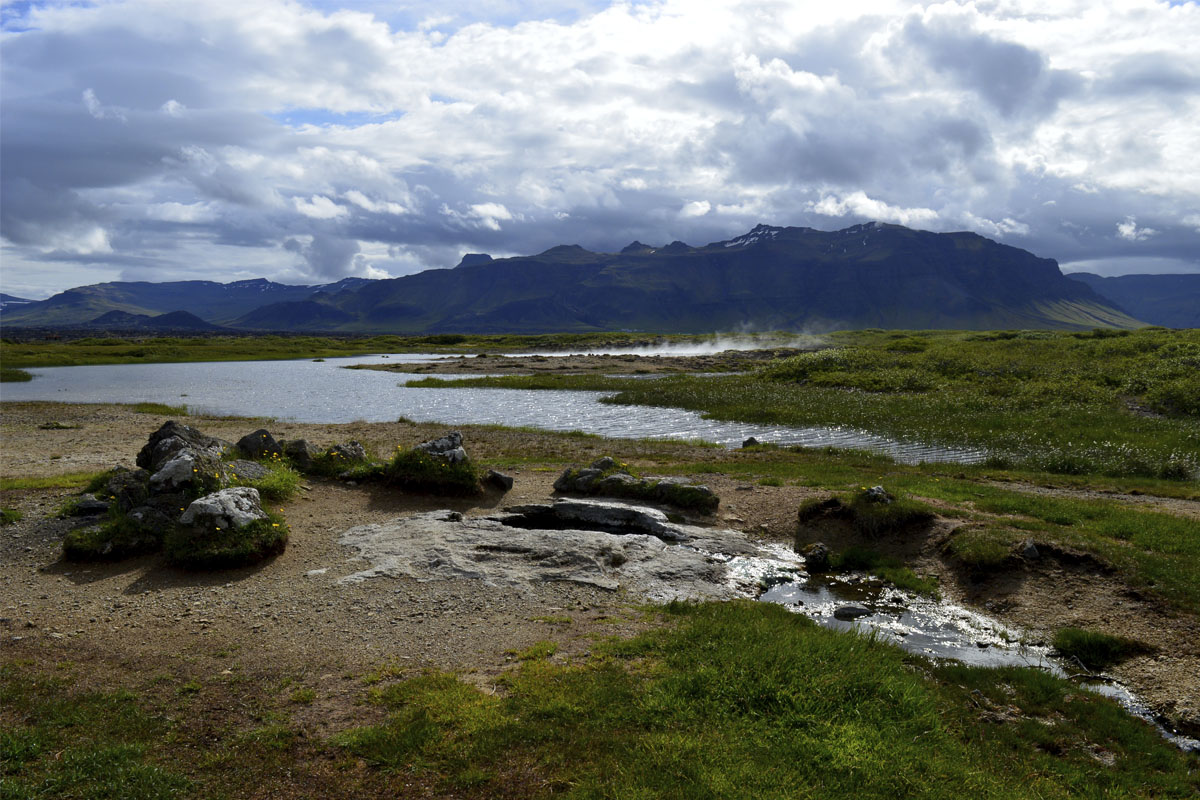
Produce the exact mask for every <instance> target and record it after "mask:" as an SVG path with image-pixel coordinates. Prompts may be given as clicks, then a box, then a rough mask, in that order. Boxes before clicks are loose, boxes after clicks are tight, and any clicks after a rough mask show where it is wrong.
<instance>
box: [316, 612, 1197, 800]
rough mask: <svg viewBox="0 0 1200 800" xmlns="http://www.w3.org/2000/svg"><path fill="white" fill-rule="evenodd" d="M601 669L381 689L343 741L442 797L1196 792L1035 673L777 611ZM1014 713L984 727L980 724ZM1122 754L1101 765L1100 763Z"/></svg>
mask: <svg viewBox="0 0 1200 800" xmlns="http://www.w3.org/2000/svg"><path fill="white" fill-rule="evenodd" d="M666 613H667V615H668V616H669V617H671V618H673V619H674V620H675V622H676V624H675V625H673V626H670V627H668V628H665V629H659V630H655V631H652V632H650V633H647V634H643V635H641V636H639V637H637V638H635V639H633V640H629V641H621V642H615V643H611V644H609V645H607V646H606V647H602V648H599V649H600V651H601V654H600V655H598V656H596V657H593V658H592V659H590V660H588V661H586V662H577V663H570V664H565V665H560V664H555V663H553V662H550V661H547V660H545V659H531V660H528V661H525V662H522V664H521V666H520V668H519V669H518V670H517V671H515V672H513V673H509V674H507V675H506V676H504V678H503V679H502V680H503V684H504V689H505V691H504V692H501V693H499V694H485V693H484V692H481V691H479V690H478V689H476V688H474V687H472V686H469V685H467V684H465V683H463V682H460V681H459V680H457V679H456V678H455V677H454V676H452V675H448V674H442V673H429V674H426V675H423V676H420V677H417V678H413V679H410V680H407V681H403V682H401V683H397V684H392V685H390V686H385V687H382V688H379V689H376V690H374V692H375V693H374V697H375V702H377V703H379V704H380V705H382V706H383V707H385V708H386V709H389V710H390V712H391V718H390V719H389V720H388V721H387V722H386V723H385V724H382V725H376V726H370V727H365V728H359V729H356V730H352V731H349V732H347V733H344V734H342V735H340V736H339V737H337V739H336V741H337V742H338V743H339V744H340V745H341V746H342V747H344V748H345V749H346V750H347V751H348V752H349V753H351V754H353V755H355V756H358V757H360V758H362V759H364V760H365V761H367V763H368V764H371V765H373V766H374V767H375V768H377V769H380V770H383V771H385V772H389V773H396V774H398V775H403V776H406V777H407V778H409V779H413V780H418V781H424V782H430V783H432V784H433V786H434V787H435V789H436V793H438V794H458V793H464V792H470V793H472V794H473V795H476V796H490V795H494V794H497V793H499V792H501V791H504V792H508V793H513V792H517V793H519V794H520V795H521V796H531V797H548V796H563V797H568V798H571V797H578V798H590V797H614V798H615V797H622V798H624V797H644V798H650V797H654V798H689V800H690V799H691V798H717V797H745V798H752V797H810V798H844V797H863V798H896V797H921V798H958V797H962V796H964V795H969V796H972V797H978V798H981V799H986V798H1017V797H1033V796H1036V797H1042V798H1069V797H1079V796H1095V797H1099V796H1131V797H1190V796H1194V794H1195V793H1196V792H1197V791H1200V778H1198V777H1197V775H1196V774H1195V772H1194V767H1195V761H1194V758H1189V757H1188V756H1185V755H1183V754H1181V753H1180V752H1178V751H1176V750H1174V749H1173V748H1172V747H1171V746H1170V745H1169V744H1167V743H1166V742H1165V741H1163V740H1162V738H1161V737H1160V736H1159V735H1158V733H1157V732H1156V731H1154V730H1153V729H1151V728H1150V727H1149V726H1147V725H1145V724H1144V723H1142V722H1140V721H1138V720H1135V719H1133V718H1131V717H1130V716H1129V715H1127V714H1126V713H1125V712H1124V711H1123V710H1121V709H1120V708H1119V707H1118V706H1117V705H1116V704H1114V703H1113V702H1111V701H1109V700H1107V699H1104V698H1100V697H1098V696H1096V695H1092V694H1090V693H1088V692H1085V691H1081V690H1079V689H1078V688H1077V687H1075V686H1073V685H1072V684H1070V683H1069V682H1067V681H1064V680H1060V679H1057V678H1054V677H1052V676H1049V675H1047V674H1045V673H1041V672H1037V671H1034V670H1018V669H1005V670H986V669H971V668H967V667H959V666H936V665H933V664H930V663H929V662H925V661H922V660H921V659H918V658H915V657H912V656H906V655H905V654H903V653H902V652H901V651H900V650H898V649H897V648H894V647H892V646H889V645H885V644H882V643H880V642H878V641H875V640H872V639H870V638H868V637H862V636H854V635H846V634H839V633H835V632H832V631H829V630H825V629H822V628H819V627H817V626H816V625H814V624H813V623H811V622H810V621H808V620H807V619H805V618H804V617H802V616H801V615H796V614H791V613H789V612H787V611H786V610H784V609H782V608H779V607H777V606H772V605H770V604H758V603H749V602H734V603H723V604H707V605H699V606H697V605H673V606H670V607H668V609H667V611H666ZM993 708H994V709H1005V710H1007V711H1008V713H1009V715H1010V716H1009V718H1008V719H1007V720H1006V721H1002V722H999V723H995V722H993V723H988V722H984V721H983V720H982V719H981V716H982V714H983V712H984V711H986V710H989V709H993ZM1097 751H1099V752H1104V753H1108V754H1111V756H1112V757H1113V759H1114V761H1115V764H1114V766H1113V767H1109V768H1106V767H1103V766H1101V765H1099V764H1098V763H1097V761H1096V760H1095V758H1094V753H1095V752H1097Z"/></svg>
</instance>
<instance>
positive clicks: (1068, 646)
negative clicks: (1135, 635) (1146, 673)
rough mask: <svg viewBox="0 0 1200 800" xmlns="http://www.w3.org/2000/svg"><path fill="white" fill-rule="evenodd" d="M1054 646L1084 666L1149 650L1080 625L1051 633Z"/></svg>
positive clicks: (1095, 667) (1116, 660)
mask: <svg viewBox="0 0 1200 800" xmlns="http://www.w3.org/2000/svg"><path fill="white" fill-rule="evenodd" d="M1054 649H1056V650H1057V651H1058V652H1059V655H1061V656H1063V657H1064V658H1067V659H1071V660H1073V661H1076V662H1077V663H1079V664H1080V665H1082V666H1083V668H1084V669H1087V670H1104V669H1108V668H1109V667H1111V666H1113V665H1114V664H1119V663H1120V662H1122V661H1124V660H1125V659H1127V658H1130V657H1132V656H1136V655H1142V654H1144V653H1147V652H1149V648H1148V647H1146V645H1144V644H1142V643H1141V642H1137V641H1134V640H1133V639H1126V638H1125V637H1123V636H1112V635H1110V634H1107V633H1102V632H1100V631H1088V630H1083V629H1081V628H1060V629H1059V630H1058V631H1055V633H1054Z"/></svg>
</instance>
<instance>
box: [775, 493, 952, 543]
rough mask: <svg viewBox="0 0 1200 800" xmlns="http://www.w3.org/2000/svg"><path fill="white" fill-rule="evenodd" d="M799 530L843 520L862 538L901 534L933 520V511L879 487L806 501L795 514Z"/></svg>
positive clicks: (922, 504)
mask: <svg viewBox="0 0 1200 800" xmlns="http://www.w3.org/2000/svg"><path fill="white" fill-rule="evenodd" d="M797 516H798V521H799V523H800V527H801V530H803V529H804V528H806V527H808V526H810V525H812V524H814V523H818V522H822V521H824V520H828V519H835V520H845V521H846V522H847V523H848V524H849V525H850V526H851V527H852V528H853V529H854V531H855V532H856V533H858V534H859V535H861V536H866V537H881V536H887V535H891V534H902V533H906V532H909V531H911V530H912V529H914V528H916V527H920V526H924V525H928V524H929V523H930V522H932V521H933V518H934V513H933V509H931V508H930V507H929V506H927V505H926V504H924V503H921V502H918V501H916V500H912V499H911V498H907V497H897V496H895V495H893V494H891V493H890V492H888V491H887V490H885V489H883V487H881V486H877V487H872V488H870V489H868V488H867V487H866V486H861V487H859V488H858V490H856V491H854V492H851V493H850V494H849V495H845V496H842V497H832V498H829V499H826V500H818V499H813V500H807V501H805V502H804V503H803V504H802V505H801V506H800V510H799V512H798V515H797Z"/></svg>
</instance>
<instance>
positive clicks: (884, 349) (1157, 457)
mask: <svg viewBox="0 0 1200 800" xmlns="http://www.w3.org/2000/svg"><path fill="white" fill-rule="evenodd" d="M826 338H827V340H828V341H829V343H831V344H836V345H838V346H837V347H835V348H832V349H827V350H820V351H816V352H811V353H804V354H801V355H798V356H795V357H793V358H789V359H785V360H782V361H779V362H776V363H774V364H773V365H771V366H769V367H766V368H764V369H763V370H760V371H759V372H757V373H754V374H749V375H735V376H722V377H696V376H670V377H665V378H660V379H657V380H627V379H619V378H607V377H605V376H596V375H574V376H555V375H535V376H525V377H521V376H504V377H498V378H473V379H466V380H463V381H454V382H453V385H455V386H460V387H467V386H492V387H509V388H522V389H551V388H554V389H559V388H566V389H588V390H600V391H612V392H615V393H616V394H615V395H614V396H613V397H611V398H610V399H609V400H607V401H606V402H613V403H618V404H628V405H650V406H668V407H678V408H686V409H691V410H696V411H700V412H703V413H705V414H706V415H707V416H710V417H713V418H716V419H726V420H739V421H744V422H755V423H762V424H768V425H795V426H805V425H843V426H849V427H852V428H859V429H862V430H866V431H870V432H873V433H877V434H882V435H885V436H891V437H895V438H899V439H905V440H912V441H920V442H927V443H931V444H941V445H947V446H958V447H976V448H981V449H985V450H987V451H988V452H989V453H990V454H991V458H992V461H991V463H990V465H989V466H991V467H993V468H1019V469H1024V470H1036V471H1042V472H1051V473H1056V474H1063V475H1088V474H1097V473H1099V474H1104V475H1110V476H1117V477H1127V476H1133V477H1143V478H1163V479H1170V480H1176V481H1180V480H1188V479H1190V478H1192V477H1194V476H1195V475H1197V474H1198V471H1200V411H1198V410H1197V409H1198V408H1200V379H1197V378H1196V377H1195V375H1196V374H1197V371H1198V370H1200V331H1196V330H1183V331H1169V330H1165V329H1162V328H1147V329H1143V330H1139V331H1133V332H1123V333H1120V334H1119V335H1115V336H1108V335H1093V334H1090V333H1089V334H1085V335H1079V334H1069V333H1058V332H1048V331H1023V332H1019V333H1017V332H1012V333H1011V334H1010V333H1009V332H1003V331H999V332H995V331H994V332H989V333H976V332H963V331H915V332H882V331H858V332H847V333H837V334H830V335H828V336H827V337H826ZM914 342H915V343H919V346H917V345H914ZM409 385H414V386H446V385H450V382H448V381H442V382H438V381H436V380H435V379H426V380H423V381H417V382H413V383H410V384H409ZM1127 401H1132V402H1137V403H1140V404H1143V405H1146V406H1149V407H1151V408H1153V409H1156V410H1158V411H1159V412H1161V413H1162V414H1163V415H1164V416H1162V417H1150V416H1145V415H1142V414H1139V413H1135V411H1133V410H1131V409H1130V408H1129V406H1128V404H1127Z"/></svg>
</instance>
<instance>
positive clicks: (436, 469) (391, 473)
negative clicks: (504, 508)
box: [376, 447, 479, 495]
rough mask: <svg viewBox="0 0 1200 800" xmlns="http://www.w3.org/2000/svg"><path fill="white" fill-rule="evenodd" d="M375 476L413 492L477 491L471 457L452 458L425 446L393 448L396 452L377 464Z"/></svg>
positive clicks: (475, 471) (456, 492)
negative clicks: (379, 464)
mask: <svg viewBox="0 0 1200 800" xmlns="http://www.w3.org/2000/svg"><path fill="white" fill-rule="evenodd" d="M376 475H377V476H378V480H380V481H382V482H383V483H385V484H387V485H389V486H396V487H399V488H401V489H405V490H407V491H413V492H424V493H426V494H438V495H472V494H477V493H478V492H479V470H478V468H477V467H476V466H475V463H474V462H473V461H471V459H469V458H466V459H463V460H461V461H457V462H451V461H449V460H447V459H444V458H438V457H437V456H434V455H431V454H429V453H427V452H425V451H424V450H419V449H417V448H412V449H410V450H403V449H400V448H399V447H397V448H396V454H395V455H394V456H392V457H391V459H390V460H389V461H387V462H386V463H385V464H383V465H382V466H381V467H379V468H378V470H377V472H376Z"/></svg>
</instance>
